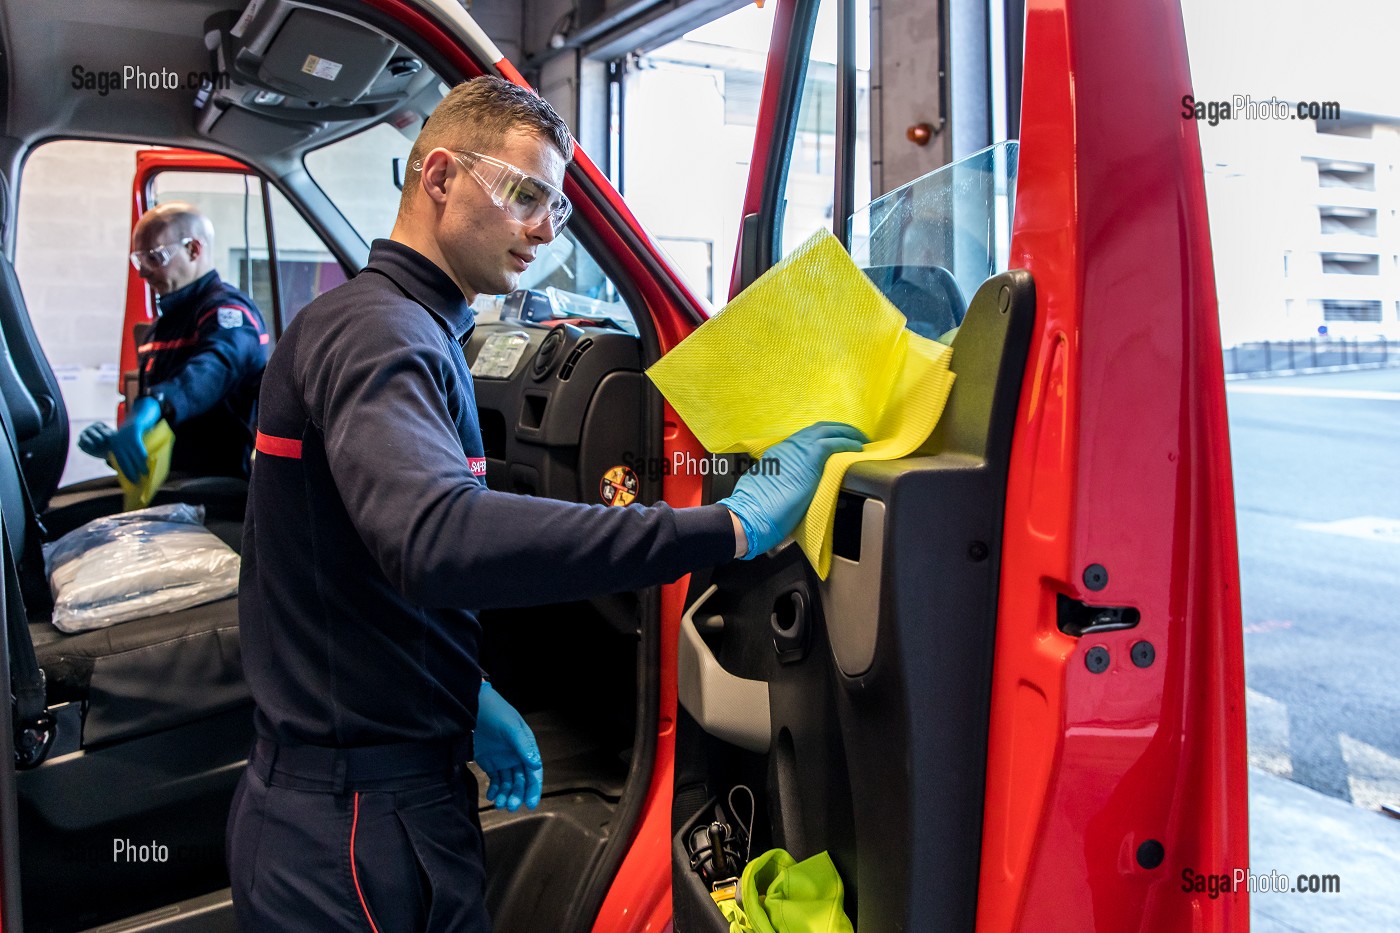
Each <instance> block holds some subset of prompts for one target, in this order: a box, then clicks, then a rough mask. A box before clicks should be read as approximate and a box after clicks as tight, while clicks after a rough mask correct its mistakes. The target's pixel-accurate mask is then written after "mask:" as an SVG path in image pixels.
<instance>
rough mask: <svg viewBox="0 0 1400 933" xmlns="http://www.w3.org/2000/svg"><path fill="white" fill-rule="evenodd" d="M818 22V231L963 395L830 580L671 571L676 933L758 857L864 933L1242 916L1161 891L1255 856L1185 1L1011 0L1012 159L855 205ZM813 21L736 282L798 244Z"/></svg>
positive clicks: (844, 120) (845, 11) (765, 151)
mask: <svg viewBox="0 0 1400 933" xmlns="http://www.w3.org/2000/svg"><path fill="white" fill-rule="evenodd" d="M828 4H829V5H830V6H831V7H834V8H835V10H836V12H837V15H836V16H835V17H834V21H835V23H836V28H837V30H838V32H837V48H838V49H842V50H843V52H842V53H838V61H837V67H836V74H837V90H836V95H837V101H838V109H837V113H836V118H835V123H834V127H835V129H834V136H835V140H836V144H835V151H836V171H835V176H836V178H835V183H834V191H833V193H832V204H833V205H834V206H835V208H834V210H833V215H834V216H833V232H835V233H836V234H837V235H838V236H840V237H843V238H844V239H845V240H846V242H847V243H848V244H849V245H850V248H851V251H852V254H853V256H854V257H855V258H856V260H857V262H858V264H860V265H862V266H863V267H865V268H866V271H867V274H868V275H869V276H870V278H871V279H872V280H873V281H874V282H875V283H876V284H877V286H879V287H880V288H881V289H882V291H884V292H885V294H886V295H887V296H888V297H889V298H890V299H891V300H892V301H893V302H894V303H895V304H896V305H897V306H898V307H899V308H900V310H901V311H903V312H904V314H905V315H906V317H907V318H908V319H909V322H910V324H909V326H910V327H911V329H913V330H915V331H918V332H921V333H925V334H927V335H929V336H933V337H943V338H944V339H950V340H951V342H952V346H953V356H952V369H953V370H954V371H955V372H956V374H957V379H956V382H955V384H954V387H953V391H952V395H951V397H950V399H949V402H948V406H947V409H946V411H945V412H944V414H943V416H942V419H941V421H940V423H939V424H938V426H937V428H936V429H935V430H934V431H933V433H932V435H931V436H930V438H929V439H928V441H927V442H926V443H925V444H924V445H923V446H922V447H921V448H920V449H919V450H918V451H917V452H916V453H915V454H914V455H912V456H910V457H907V458H905V459H903V460H899V461H893V462H887V463H878V462H876V463H869V462H867V463H860V464H858V465H856V466H854V467H852V468H851V469H850V471H849V472H848V473H847V474H846V477H845V481H844V487H843V492H842V494H841V497H840V502H839V505H838V511H837V515H836V521H835V537H834V556H833V560H832V565H833V566H832V570H831V573H830V576H829V578H828V579H827V580H825V581H819V580H818V579H817V577H816V575H815V573H814V572H813V571H812V569H811V568H810V566H808V565H807V563H806V561H805V559H804V558H803V557H802V556H801V554H800V553H799V552H798V550H797V548H795V547H791V546H789V547H787V548H786V549H781V550H779V551H777V552H774V553H770V554H768V555H765V556H761V557H759V558H758V559H756V560H753V561H751V562H740V563H735V564H733V565H730V566H727V567H723V568H720V569H718V570H716V571H715V572H714V573H713V574H712V575H709V576H706V577H704V578H701V577H700V575H696V576H695V577H694V578H693V579H692V588H691V591H690V601H689V603H688V608H687V612H686V614H685V617H684V619H683V621H682V626H681V633H680V662H679V677H680V682H679V692H680V700H681V706H682V707H683V708H682V710H681V711H680V713H679V717H678V726H677V730H678V739H677V761H676V788H675V794H676V804H675V815H674V818H673V824H672V829H673V846H672V854H673V875H674V889H675V892H676V903H675V910H676V927H677V930H679V931H681V933H692V931H710V930H713V931H716V933H718V931H723V930H726V929H728V925H727V923H726V922H725V921H723V920H721V919H720V914H719V912H718V911H717V910H716V908H715V902H714V898H713V897H712V888H714V887H716V886H721V885H722V882H723V881H724V879H725V877H727V876H732V875H737V874H738V873H739V870H740V869H741V868H742V863H743V859H744V858H745V856H747V855H748V854H753V855H757V854H758V853H760V852H762V851H764V850H766V849H768V848H770V847H782V848H785V849H787V850H788V851H789V852H790V853H791V855H792V856H793V857H794V858H796V859H798V860H802V859H805V858H808V857H810V856H813V855H816V854H818V853H820V852H828V853H829V854H830V856H831V859H832V861H833V862H834V864H835V867H836V869H837V871H838V872H839V874H840V876H841V877H842V879H843V882H844V886H845V910H846V913H847V914H848V916H849V917H850V919H851V920H852V921H853V923H854V925H855V928H856V929H857V930H864V931H879V933H889V931H899V930H911V931H923V930H933V929H938V930H973V929H977V930H982V931H1011V930H1022V931H1037V933H1039V931H1045V930H1087V929H1095V930H1144V931H1146V930H1178V929H1215V930H1219V929H1244V928H1246V927H1247V924H1248V909H1249V907H1248V901H1247V899H1246V898H1245V897H1243V896H1235V897H1230V898H1218V899H1211V898H1209V897H1208V896H1207V895H1206V894H1205V893H1204V892H1193V891H1183V890H1182V888H1181V884H1180V879H1181V878H1182V877H1183V874H1182V873H1183V871H1184V870H1185V869H1187V868H1191V869H1193V870H1194V871H1196V872H1197V873H1218V872H1222V871H1226V870H1228V869H1229V868H1231V867H1234V866H1241V867H1242V866H1244V865H1246V864H1247V818H1246V806H1247V796H1246V772H1245V735H1244V712H1243V661H1242V642H1241V631H1240V617H1239V602H1238V569H1237V560H1236V543H1235V526H1234V504H1233V498H1232V489H1231V476H1230V468H1229V447H1228V437H1227V433H1226V416H1225V399H1224V381H1223V375H1222V367H1221V355H1220V343H1219V332H1218V325H1217V319H1216V306H1215V292H1214V282H1213V276H1212V267H1211V252H1210V246H1209V235H1208V230H1207V220H1206V210H1205V195H1204V187H1203V182H1202V175H1201V165H1200V155H1199V148H1198V143H1197V138H1196V131H1195V124H1194V123H1191V122H1189V121H1187V122H1183V121H1182V120H1181V119H1180V116H1179V107H1178V108H1175V109H1174V108H1173V102H1174V101H1179V99H1180V96H1181V94H1182V93H1183V89H1187V88H1189V87H1190V80H1189V78H1190V76H1189V71H1188V67H1187V59H1186V48H1185V38H1184V33H1183V28H1182V22H1181V14H1180V10H1179V8H1178V6H1177V4H1175V3H1165V4H1148V5H1143V4H1116V3H1112V2H1109V0H1030V2H1028V3H1027V4H1026V7H1027V17H1026V24H1025V63H1024V88H1023V93H1022V102H1023V103H1022V112H1021V126H1022V128H1023V134H1022V139H1021V141H1020V143H1019V145H1017V144H1014V143H1010V144H1001V145H998V146H994V147H992V148H990V149H987V150H984V151H982V152H980V153H977V154H974V155H972V156H969V157H967V158H966V159H963V160H960V161H959V162H956V163H954V164H952V165H949V166H945V167H944V168H943V169H941V170H939V171H938V172H936V173H934V174H932V175H930V176H926V177H924V178H922V179H920V180H918V181H916V182H914V183H912V184H910V185H908V186H905V187H904V188H902V189H899V190H897V191H894V192H891V193H889V194H887V195H885V196H883V197H881V198H879V199H877V200H876V201H875V202H874V203H873V204H871V205H870V206H869V207H868V208H865V209H863V210H853V209H854V208H857V207H861V205H856V204H852V196H851V181H852V177H853V175H854V171H853V165H852V159H851V154H852V151H853V147H852V145H851V138H852V137H853V130H852V127H853V126H854V124H855V115H854V113H853V112H852V107H853V103H854V100H855V95H854V94H853V93H852V90H853V88H854V75H853V65H852V62H851V57H852V56H851V54H850V50H851V49H852V48H853V41H852V39H851V31H852V24H853V17H852V14H851V11H850V7H849V6H848V5H847V4H844V3H836V2H835V0H828ZM824 13H825V11H823V10H820V9H819V4H818V2H816V0H810V2H809V0H792V2H783V3H781V4H780V5H779V9H778V12H777V14H776V24H775V27H774V37H773V49H772V53H771V55H770V59H769V62H768V67H767V72H766V75H765V80H764V87H763V97H762V102H761V106H760V115H759V124H758V134H757V139H758V142H757V144H756V149H755V152H754V157H753V161H752V163H751V174H750V178H749V187H748V196H747V202H746V205H745V214H746V216H745V219H744V226H743V236H742V240H741V245H740V250H739V256H738V259H737V261H736V290H737V287H740V286H742V285H743V284H745V283H746V282H748V281H752V279H753V278H754V277H755V276H756V275H757V274H758V273H761V272H762V271H763V270H764V269H766V268H767V267H768V266H769V265H771V264H772V262H773V261H774V260H775V259H777V258H778V257H780V256H781V255H782V254H783V252H784V251H785V249H784V244H785V243H788V242H792V241H793V240H792V237H791V236H790V235H789V234H790V233H791V232H794V231H790V230H786V229H784V227H785V219H784V218H785V214H787V213H789V207H790V205H788V204H787V203H786V201H787V194H788V191H789V190H790V186H789V185H788V183H787V182H788V171H789V167H790V166H791V164H792V163H793V159H792V156H791V153H792V152H793V141H794V139H795V138H796V137H797V136H798V134H799V133H800V132H803V131H804V128H809V127H810V124H809V123H807V122H805V121H804V120H803V119H802V109H803V108H802V95H803V92H804V88H806V89H810V88H811V87H812V84H811V82H810V81H808V80H805V66H806V63H807V61H808V59H809V57H810V54H809V49H811V48H812V45H813V40H812V36H813V31H814V28H815V24H817V22H818V19H819V17H820V16H821V15H823V14H824ZM808 92H809V93H810V90H809V91H808ZM788 226H790V224H788ZM950 332H951V336H950ZM778 403H779V402H776V401H775V404H778ZM713 492H714V494H715V495H722V494H723V490H718V489H716V490H713ZM744 788H747V789H748V791H751V792H752V794H753V798H754V804H753V807H752V809H753V810H754V811H756V812H753V813H751V812H750V811H751V805H750V803H749V796H748V793H746V792H745V790H744ZM736 789H737V790H736ZM716 824H718V825H716ZM746 830H747V835H748V836H749V837H750V838H749V839H745V838H744V837H745V835H746ZM718 853H723V854H722V855H721V854H718ZM717 860H718V861H720V862H722V863H724V864H723V865H722V866H717V865H716V864H715V863H716V861H717ZM697 869H698V870H697Z"/></svg>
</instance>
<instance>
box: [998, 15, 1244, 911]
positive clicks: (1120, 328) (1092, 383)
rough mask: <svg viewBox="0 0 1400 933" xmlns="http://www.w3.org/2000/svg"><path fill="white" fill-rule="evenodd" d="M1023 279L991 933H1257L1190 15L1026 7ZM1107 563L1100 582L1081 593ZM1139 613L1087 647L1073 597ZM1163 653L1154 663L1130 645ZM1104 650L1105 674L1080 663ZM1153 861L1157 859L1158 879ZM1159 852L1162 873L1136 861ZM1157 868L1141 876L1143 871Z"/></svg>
mask: <svg viewBox="0 0 1400 933" xmlns="http://www.w3.org/2000/svg"><path fill="white" fill-rule="evenodd" d="M1025 36H1026V56H1025V83H1024V93H1023V98H1022V100H1023V105H1022V107H1023V109H1022V115H1021V123H1022V130H1023V132H1022V143H1021V152H1020V168H1019V178H1018V181H1017V187H1016V218H1015V224H1014V229H1013V236H1012V247H1011V252H1012V259H1011V265H1012V267H1013V268H1014V267H1021V268H1025V269H1028V270H1030V271H1031V272H1032V274H1033V275H1034V277H1035V281H1036V295H1037V304H1038V308H1037V324H1036V334H1035V338H1034V343H1033V345H1032V349H1031V353H1030V358H1029V360H1028V364H1027V369H1026V373H1025V379H1024V382H1023V389H1022V397H1021V403H1020V409H1019V412H1018V418H1017V425H1016V434H1015V438H1014V442H1013V451H1012V459H1011V473H1010V481H1009V488H1008V496H1007V511H1006V522H1005V539H1004V552H1003V558H1002V578H1001V588H1000V611H999V619H998V625H997V642H996V660H995V673H994V680H993V697H992V719H991V733H990V742H989V756H988V758H989V760H988V768H987V785H986V786H987V792H986V809H985V821H984V826H983V848H982V868H981V884H980V890H979V898H978V904H979V911H978V929H979V930H984V931H1002V930H1026V931H1037V933H1039V931H1050V930H1074V931H1078V933H1083V931H1090V930H1100V931H1118V930H1153V931H1156V930H1242V929H1246V928H1247V927H1248V922H1249V902H1248V899H1247V897H1246V896H1245V895H1244V894H1238V895H1235V896H1232V897H1223V898H1218V899H1210V898H1209V897H1208V896H1206V895H1205V894H1199V895H1197V894H1188V893H1185V892H1183V891H1182V890H1181V887H1180V879H1181V877H1182V871H1183V869H1185V868H1188V867H1189V868H1192V869H1194V870H1196V871H1198V872H1221V871H1226V870H1229V869H1231V868H1233V867H1235V866H1239V867H1243V866H1245V865H1247V864H1248V822H1247V806H1248V793H1247V785H1246V762H1245V735H1244V710H1243V698H1244V683H1243V677H1244V664H1243V644H1242V641H1243V636H1242V633H1241V626H1240V605H1239V577H1238V563H1237V554H1236V539H1235V523H1234V514H1235V510H1234V500H1233V488H1232V484H1231V474H1230V466H1229V450H1230V448H1229V440H1228V434H1227V426H1226V410H1225V392H1224V385H1225V384H1224V376H1223V372H1222V362H1221V356H1220V335H1219V325H1218V320H1217V316H1216V305H1215V287H1214V276H1213V272H1212V260H1211V251H1210V240H1209V232H1208V227H1207V221H1206V203H1205V190H1204V183H1203V180H1202V174H1201V163H1200V149H1199V144H1198V139H1197V135H1196V124H1195V123H1194V122H1192V121H1183V120H1182V119H1181V117H1180V114H1179V108H1174V107H1173V103H1174V102H1177V101H1179V100H1180V98H1181V94H1182V93H1184V92H1186V91H1188V90H1189V89H1190V86H1191V84H1190V71H1189V68H1188V65H1187V57H1186V42H1185V35H1184V31H1183V27H1182V20H1181V12H1180V9H1179V7H1178V5H1177V4H1176V3H1174V2H1156V3H1145V4H1139V3H1133V4H1124V3H1116V2H1111V0H1030V2H1028V3H1027V17H1026V33H1025ZM1093 564H1101V565H1103V566H1104V568H1105V569H1106V570H1107V585H1106V586H1103V587H1102V588H1101V589H1098V590H1097V591H1095V590H1091V589H1089V587H1088V586H1087V585H1086V583H1085V580H1084V574H1085V570H1086V568H1088V567H1089V566H1090V565H1093ZM1059 593H1063V594H1065V595H1067V596H1070V597H1072V598H1075V599H1080V600H1083V601H1084V602H1086V603H1088V604H1091V605H1101V606H1130V607H1134V608H1137V609H1139V610H1140V611H1141V613H1142V617H1141V622H1140V624H1139V625H1138V626H1137V627H1136V628H1133V629H1129V630H1122V631H1113V632H1105V633H1100V634H1093V635H1086V636H1085V637H1083V638H1080V639H1075V638H1072V637H1070V636H1068V635H1065V634H1062V633H1061V632H1060V631H1059V629H1058V628H1057V626H1056V622H1055V619H1056V594H1059ZM1141 641H1146V642H1149V643H1150V644H1151V645H1152V646H1153V647H1154V649H1155V654H1156V659H1155V662H1154V663H1152V664H1151V665H1150V666H1149V667H1146V668H1140V667H1138V666H1136V665H1135V664H1134V663H1133V661H1132V660H1131V659H1130V652H1131V649H1132V646H1133V645H1135V644H1136V643H1138V642H1141ZM1095 647H1102V648H1105V649H1107V651H1108V652H1109V656H1110V659H1111V660H1110V665H1109V667H1108V669H1107V670H1106V671H1104V672H1103V673H1098V674H1095V673H1092V672H1091V671H1090V670H1089V669H1088V667H1087V666H1086V664H1085V655H1086V653H1087V652H1088V651H1089V650H1090V649H1091V648H1095ZM1154 842H1155V843H1156V844H1159V845H1160V847H1161V849H1160V851H1161V853H1162V855H1163V857H1162V860H1161V862H1160V864H1159V865H1156V866H1155V867H1147V866H1148V865H1151V864H1152V863H1153V862H1154V861H1155V860H1154V858H1152V855H1153V853H1154V851H1155V849H1156V847H1155V846H1154V844H1153V843H1154ZM1140 855H1141V856H1143V858H1142V859H1140ZM1144 862H1145V863H1146V864H1144Z"/></svg>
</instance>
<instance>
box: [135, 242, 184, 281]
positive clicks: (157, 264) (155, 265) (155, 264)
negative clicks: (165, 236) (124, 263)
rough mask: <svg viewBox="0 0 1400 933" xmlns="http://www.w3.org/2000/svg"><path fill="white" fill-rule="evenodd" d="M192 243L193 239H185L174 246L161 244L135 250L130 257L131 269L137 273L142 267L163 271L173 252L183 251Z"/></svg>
mask: <svg viewBox="0 0 1400 933" xmlns="http://www.w3.org/2000/svg"><path fill="white" fill-rule="evenodd" d="M192 242H194V237H185V238H184V239H183V240H181V241H180V242H179V243H177V244H175V245H171V244H168V243H162V244H161V245H160V246H157V247H155V248H154V249H138V250H135V251H133V252H132V253H131V256H130V259H131V265H132V268H134V269H135V270H136V271H137V272H140V271H141V267H142V266H145V267H146V268H147V269H163V268H165V265H166V263H168V262H170V257H171V256H173V255H175V250H177V249H184V248H185V247H186V246H189V245H190V243H192Z"/></svg>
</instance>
